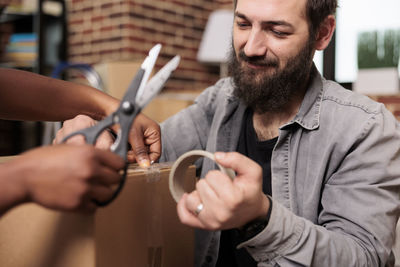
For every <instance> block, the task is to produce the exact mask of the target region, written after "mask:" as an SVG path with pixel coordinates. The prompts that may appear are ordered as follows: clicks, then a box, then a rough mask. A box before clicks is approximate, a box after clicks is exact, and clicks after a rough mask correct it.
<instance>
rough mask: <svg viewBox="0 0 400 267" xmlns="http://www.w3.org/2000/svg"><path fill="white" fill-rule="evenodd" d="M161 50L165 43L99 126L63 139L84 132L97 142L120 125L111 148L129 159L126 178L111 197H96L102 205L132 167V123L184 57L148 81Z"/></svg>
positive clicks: (156, 48)
mask: <svg viewBox="0 0 400 267" xmlns="http://www.w3.org/2000/svg"><path fill="white" fill-rule="evenodd" d="M160 50H161V45H160V44H157V45H155V46H154V47H153V48H152V49H151V50H150V51H149V54H148V56H147V57H146V58H145V60H144V61H143V63H142V65H141V67H140V69H139V70H138V72H137V73H136V75H135V77H134V78H133V80H132V82H131V84H130V85H129V87H128V89H127V91H126V93H125V95H124V97H123V98H122V100H121V103H120V105H119V107H118V108H117V110H116V111H114V112H113V113H112V114H110V115H109V116H107V117H106V118H104V119H103V120H101V121H99V122H98V123H97V124H96V125H94V126H92V127H89V128H86V129H83V130H79V131H76V132H73V133H71V134H69V135H68V136H66V137H65V138H64V139H63V140H62V143H64V142H66V141H67V140H68V139H70V138H71V137H73V136H76V135H82V136H83V137H84V138H85V141H86V143H88V144H92V145H94V144H95V142H96V140H97V138H98V137H99V136H100V134H101V133H102V132H103V131H105V130H107V129H109V127H110V126H113V125H116V124H119V125H120V128H119V130H118V133H117V137H116V139H115V141H114V143H113V144H112V145H111V151H112V152H114V153H115V154H117V155H119V156H120V157H122V158H123V159H124V160H125V162H126V163H125V167H124V169H123V173H122V179H121V182H120V183H119V185H118V187H117V189H116V190H115V191H114V193H113V195H112V197H111V198H110V199H108V200H107V201H104V202H100V201H97V200H94V202H95V203H96V204H97V205H98V206H106V205H108V204H109V203H111V202H112V201H113V200H114V199H115V198H116V197H117V196H118V194H119V192H120V191H121V190H122V187H123V186H124V183H125V180H126V172H127V167H128V162H127V152H128V148H129V143H128V139H129V131H130V129H131V126H132V123H133V121H134V119H135V118H136V116H137V115H138V114H139V113H140V111H141V110H142V109H143V108H144V107H145V106H146V105H147V104H148V103H149V102H150V101H151V100H152V99H153V98H154V97H155V96H156V95H157V94H158V93H159V92H160V91H161V89H162V88H163V87H164V84H165V82H166V81H167V80H168V78H169V77H170V75H171V74H172V72H173V71H174V70H175V69H176V68H177V67H178V64H179V62H180V57H179V56H175V57H174V58H173V59H171V60H170V61H169V62H168V63H167V64H166V65H165V66H164V67H163V68H162V69H161V70H160V71H159V72H157V74H155V75H154V77H153V78H152V79H151V80H150V81H149V82H148V83H147V80H148V79H149V76H150V73H151V71H152V70H153V67H154V65H155V62H156V60H157V57H158V54H159V53H160Z"/></svg>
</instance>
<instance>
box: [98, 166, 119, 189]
mask: <svg viewBox="0 0 400 267" xmlns="http://www.w3.org/2000/svg"><path fill="white" fill-rule="evenodd" d="M121 177H122V176H121V174H120V173H119V172H116V171H115V170H112V169H110V168H108V167H105V166H99V167H98V175H96V177H95V180H94V181H95V183H99V184H102V185H105V186H110V185H114V184H118V183H119V182H121Z"/></svg>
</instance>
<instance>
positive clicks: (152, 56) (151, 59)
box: [136, 44, 162, 96]
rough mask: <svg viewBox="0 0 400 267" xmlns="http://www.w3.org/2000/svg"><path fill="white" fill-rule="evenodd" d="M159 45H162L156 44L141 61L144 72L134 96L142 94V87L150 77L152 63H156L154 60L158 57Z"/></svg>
mask: <svg viewBox="0 0 400 267" xmlns="http://www.w3.org/2000/svg"><path fill="white" fill-rule="evenodd" d="M161 47H162V46H161V44H156V45H155V46H154V47H153V48H152V49H151V50H150V51H149V55H148V56H147V57H146V59H145V60H144V61H143V63H142V66H141V68H142V69H144V70H145V72H144V75H143V79H142V82H141V84H140V87H139V89H138V91H137V95H136V96H141V95H142V94H143V91H144V88H145V86H146V84H147V80H148V79H149V77H150V73H151V71H152V70H153V68H154V65H155V64H156V60H157V58H158V54H159V53H160V50H161Z"/></svg>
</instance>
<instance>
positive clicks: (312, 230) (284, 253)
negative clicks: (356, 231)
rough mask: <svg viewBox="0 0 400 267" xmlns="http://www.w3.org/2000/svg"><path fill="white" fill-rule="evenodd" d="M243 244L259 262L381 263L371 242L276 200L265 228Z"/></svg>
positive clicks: (345, 264) (280, 263) (283, 264)
mask: <svg viewBox="0 0 400 267" xmlns="http://www.w3.org/2000/svg"><path fill="white" fill-rule="evenodd" d="M242 246H245V247H247V249H248V250H249V252H250V253H251V255H252V256H253V257H254V258H255V260H256V261H257V262H259V263H262V262H276V263H277V264H278V265H279V266H292V265H293V263H296V264H298V265H300V266H380V264H379V260H378V259H377V256H376V254H375V255H374V253H371V251H373V250H374V248H373V247H371V245H366V244H365V243H364V245H361V244H360V240H358V241H356V239H355V238H354V237H352V236H351V235H349V234H345V233H342V232H340V231H339V230H338V231H332V230H328V229H327V228H325V227H322V226H318V225H315V224H313V223H312V222H310V221H308V220H306V219H304V218H301V217H299V216H296V215H295V214H293V213H292V212H291V211H289V210H288V209H286V208H285V207H283V206H282V205H280V204H279V203H277V202H276V201H275V202H274V204H273V207H272V214H271V218H270V221H269V223H268V225H267V227H266V228H265V229H264V231H263V232H261V233H260V234H259V235H257V236H256V237H254V238H252V239H251V240H249V241H247V242H244V243H242V244H241V245H240V247H242ZM296 264H295V265H296ZM261 266H262V265H261Z"/></svg>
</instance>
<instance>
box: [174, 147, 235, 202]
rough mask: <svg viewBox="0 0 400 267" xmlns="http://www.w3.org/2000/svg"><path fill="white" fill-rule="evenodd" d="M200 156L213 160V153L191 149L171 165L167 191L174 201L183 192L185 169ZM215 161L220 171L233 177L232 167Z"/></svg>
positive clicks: (178, 198) (179, 197) (180, 196)
mask: <svg viewBox="0 0 400 267" xmlns="http://www.w3.org/2000/svg"><path fill="white" fill-rule="evenodd" d="M201 157H206V158H209V159H211V160H213V161H214V162H215V158H214V154H213V153H210V152H208V151H204V150H192V151H189V152H186V153H185V154H183V155H182V156H180V157H179V158H178V159H177V160H176V161H175V163H174V164H173V165H172V168H171V172H170V174H169V191H170V192H171V195H172V197H173V198H174V199H175V201H176V202H178V201H179V200H180V199H181V198H182V196H183V194H184V193H185V189H184V184H185V174H186V170H187V169H188V168H189V166H190V165H192V164H193V163H194V162H195V161H196V160H197V159H199V158H201ZM215 163H216V164H217V166H218V168H219V169H220V171H221V172H222V173H225V174H226V175H228V176H229V177H230V178H231V179H234V178H235V172H234V171H233V170H232V169H230V168H225V167H223V166H221V165H220V164H218V163H217V162H215Z"/></svg>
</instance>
